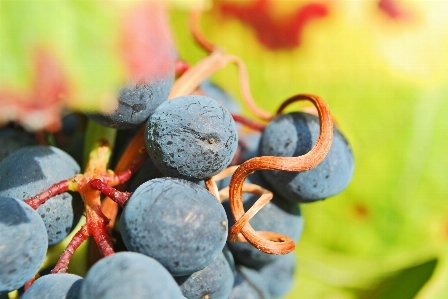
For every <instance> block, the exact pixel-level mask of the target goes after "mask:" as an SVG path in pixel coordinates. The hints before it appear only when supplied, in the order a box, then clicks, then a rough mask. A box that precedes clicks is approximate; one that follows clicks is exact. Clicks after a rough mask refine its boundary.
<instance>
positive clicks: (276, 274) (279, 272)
mask: <svg viewBox="0 0 448 299" xmlns="http://www.w3.org/2000/svg"><path fill="white" fill-rule="evenodd" d="M295 267H296V259H295V255H294V253H289V254H286V255H282V256H280V257H279V258H278V259H277V260H276V261H275V262H273V263H271V264H269V265H266V266H265V267H263V268H262V269H261V270H260V274H261V275H262V276H263V277H264V278H265V279H266V281H267V288H268V292H269V294H270V295H271V296H272V297H273V298H280V297H281V296H284V295H286V293H287V292H288V291H289V290H290V289H291V287H292V286H293V284H294V271H295Z"/></svg>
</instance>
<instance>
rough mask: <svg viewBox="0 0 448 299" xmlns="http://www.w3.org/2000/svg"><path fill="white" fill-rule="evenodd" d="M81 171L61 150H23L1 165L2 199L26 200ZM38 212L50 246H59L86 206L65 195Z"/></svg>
mask: <svg viewBox="0 0 448 299" xmlns="http://www.w3.org/2000/svg"><path fill="white" fill-rule="evenodd" d="M79 171H80V168H79V165H78V164H77V163H76V161H75V160H74V159H73V158H72V157H70V156H69V155H68V154H66V153H65V152H63V151H61V150H60V149H58V148H55V147H52V146H27V147H23V148H21V149H19V150H17V151H16V152H14V153H13V154H11V155H9V156H8V157H6V158H5V159H4V160H3V161H2V162H1V163H0V195H2V196H10V197H13V198H17V199H20V200H25V199H27V198H29V197H32V196H35V195H37V194H39V193H40V192H42V191H44V190H45V189H47V188H49V187H51V186H52V185H53V184H55V183H58V182H59V181H62V180H64V179H68V178H71V177H73V176H74V175H75V174H76V173H78V172H79ZM37 212H38V213H39V215H40V216H41V217H42V219H43V221H44V223H45V226H46V228H47V232H48V242H49V245H55V244H57V243H59V242H60V241H62V240H63V239H64V238H65V237H66V236H67V235H68V234H69V233H70V231H71V230H72V228H73V227H74V226H75V225H76V223H77V222H78V221H79V218H80V216H81V214H82V202H81V201H80V200H79V197H78V198H73V196H72V195H71V194H70V193H68V192H64V193H62V194H59V195H56V196H54V197H52V198H50V199H49V200H48V201H47V202H45V203H44V204H42V205H41V206H40V207H39V208H38V209H37Z"/></svg>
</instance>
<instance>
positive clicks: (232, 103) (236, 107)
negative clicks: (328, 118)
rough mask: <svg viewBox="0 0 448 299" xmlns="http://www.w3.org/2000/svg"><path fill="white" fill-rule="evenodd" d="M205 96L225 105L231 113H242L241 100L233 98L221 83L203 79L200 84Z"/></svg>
mask: <svg viewBox="0 0 448 299" xmlns="http://www.w3.org/2000/svg"><path fill="white" fill-rule="evenodd" d="M199 88H200V89H201V91H202V92H203V93H204V95H205V96H207V97H209V98H212V99H214V100H216V101H218V102H219V103H220V104H221V105H223V106H224V107H225V108H226V109H227V110H229V112H230V113H241V106H240V104H239V102H238V101H237V100H236V99H234V98H232V97H231V96H230V95H229V94H228V93H227V92H226V91H225V90H224V89H222V88H221V87H219V85H217V84H215V83H213V82H211V81H210V80H205V81H202V83H201V85H200V86H199Z"/></svg>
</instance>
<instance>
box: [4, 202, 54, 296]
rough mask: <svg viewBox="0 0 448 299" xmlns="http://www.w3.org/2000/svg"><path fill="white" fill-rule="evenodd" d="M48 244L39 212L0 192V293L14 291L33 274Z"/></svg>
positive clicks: (43, 256)
mask: <svg viewBox="0 0 448 299" xmlns="http://www.w3.org/2000/svg"><path fill="white" fill-rule="evenodd" d="M47 246H48V239H47V232H46V230H45V225H44V223H43V222H42V219H41V218H40V217H39V214H37V213H36V211H34V210H33V209H32V208H31V207H30V206H28V205H27V204H25V203H24V202H22V201H20V200H17V199H14V198H11V197H6V196H0V293H2V292H10V291H13V290H15V289H17V288H19V287H21V286H22V285H23V284H25V283H26V282H27V281H28V280H30V279H31V278H32V277H33V276H34V275H35V274H36V273H37V271H38V270H39V267H40V266H41V264H42V262H43V261H44V258H45V254H46V252H47Z"/></svg>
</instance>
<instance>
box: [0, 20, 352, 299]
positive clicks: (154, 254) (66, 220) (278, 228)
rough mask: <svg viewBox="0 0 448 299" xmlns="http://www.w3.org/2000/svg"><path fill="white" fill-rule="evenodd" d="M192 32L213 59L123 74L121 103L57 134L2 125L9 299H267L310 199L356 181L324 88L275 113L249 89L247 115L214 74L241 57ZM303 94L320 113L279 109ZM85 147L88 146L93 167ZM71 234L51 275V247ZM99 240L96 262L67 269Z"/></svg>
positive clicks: (2, 280) (4, 279) (70, 122)
mask: <svg viewBox="0 0 448 299" xmlns="http://www.w3.org/2000/svg"><path fill="white" fill-rule="evenodd" d="M193 35H195V37H196V40H197V41H198V42H199V44H200V45H201V46H203V48H204V49H205V50H206V51H207V52H208V54H209V55H208V56H207V57H206V58H204V59H203V60H202V61H200V62H199V63H198V64H196V65H193V66H190V67H188V69H182V70H180V69H178V68H176V65H178V64H177V63H176V61H175V60H174V58H173V61H171V62H170V63H171V67H170V70H171V71H169V72H163V73H161V74H160V76H158V77H151V78H144V79H142V80H139V81H138V82H139V83H135V82H131V83H126V84H124V85H123V87H122V88H121V89H120V90H119V92H118V93H117V100H118V101H117V106H116V107H115V110H114V111H103V112H97V111H96V112H95V111H83V112H81V113H79V112H78V113H76V114H75V115H76V116H75V117H73V118H64V119H63V123H64V126H63V129H62V130H61V131H60V132H58V133H52V134H50V133H48V136H50V137H53V138H52V139H51V140H53V141H52V142H51V144H49V143H50V142H47V140H50V138H48V139H46V138H43V139H42V138H37V137H39V136H40V137H42V136H41V134H42V132H39V133H36V134H35V136H34V137H36V138H33V136H32V135H33V134H31V133H24V132H23V130H21V129H19V128H18V127H17V126H16V125H13V124H11V125H8V126H7V127H5V128H1V129H0V138H2V140H4V141H3V143H4V144H5V147H6V146H8V148H6V149H5V150H4V151H3V152H2V157H0V158H1V159H2V160H1V161H0V298H3V297H5V296H7V295H6V294H7V293H9V297H11V298H17V296H18V295H17V294H21V298H24V299H33V298H72V299H89V298H95V299H96V298H110V299H115V298H127V297H130V296H132V298H158V299H159V298H162V299H163V298H170V299H176V298H180V299H182V298H188V299H193V298H194V299H196V298H197V299H207V298H208V299H211V298H214V299H221V298H222V299H228V298H230V299H245V298H254V299H256V298H260V299H271V298H280V297H281V296H283V295H285V294H286V293H287V292H288V290H289V289H290V288H291V286H292V285H293V282H294V272H295V269H296V260H295V256H294V253H293V250H294V248H295V244H296V243H297V242H298V241H299V239H300V236H301V233H302V230H303V226H304V219H303V216H302V214H301V211H300V205H301V204H305V203H310V202H314V201H317V200H322V199H325V198H327V197H331V196H334V195H336V194H338V193H340V192H342V191H343V190H344V189H345V188H346V187H347V185H348V184H349V182H350V180H351V177H352V175H353V171H354V159H353V153H352V150H351V148H350V145H349V143H348V141H347V139H346V137H345V136H344V135H343V133H342V132H341V131H340V129H339V128H336V127H333V121H332V117H331V116H330V113H329V109H328V106H327V105H326V103H325V102H324V101H323V100H322V99H320V98H319V97H317V96H314V95H308V94H300V95H297V96H294V97H292V98H290V99H288V100H286V101H285V102H284V103H283V104H282V105H281V106H280V108H279V109H278V111H277V112H276V113H275V114H272V113H270V112H267V111H264V110H262V109H261V108H259V107H258V106H257V105H256V104H255V102H254V100H253V99H252V98H251V95H250V93H249V92H247V89H245V88H244V87H243V88H242V89H243V96H242V98H243V101H244V103H246V104H247V105H248V106H249V108H250V109H251V110H252V111H253V112H254V114H255V115H256V116H257V117H258V118H259V120H258V121H255V120H251V119H248V118H246V117H244V116H242V114H241V108H240V106H239V103H238V101H236V100H235V99H234V98H233V97H231V96H229V94H228V93H226V92H225V90H224V89H222V88H220V87H219V86H218V85H216V84H214V83H212V82H211V81H210V79H209V75H210V74H212V73H213V72H215V71H218V70H219V68H221V67H222V66H223V62H225V63H224V65H225V64H227V63H236V64H237V66H238V67H239V71H240V72H241V74H245V71H244V64H243V63H242V61H241V60H239V58H237V57H235V56H232V55H228V54H226V53H224V52H223V51H222V50H220V49H218V48H215V47H212V46H210V44H209V43H206V42H205V41H204V40H203V38H200V33H199V32H198V31H197V29H193ZM176 59H178V58H176ZM217 62H220V63H217ZM204 70H207V71H204ZM241 80H242V86H247V78H246V77H245V76H244V75H242V76H241ZM301 100H308V101H311V102H312V103H313V104H314V106H315V107H316V111H317V116H316V115H312V114H308V113H305V112H292V113H283V111H284V109H285V108H286V107H287V106H288V105H291V104H293V103H294V102H296V101H301ZM86 122H87V123H88V125H87V126H85V125H84V124H85V123H86ZM86 127H87V129H85V128H86ZM70 128H71V129H70ZM92 128H95V129H92ZM85 130H87V132H85ZM111 132H112V134H111ZM117 132H118V133H117ZM38 134H40V135H39V136H38ZM20 136H24V137H20ZM25 136H26V138H25ZM75 136H76V138H75ZM86 136H89V137H88V138H87V137H86ZM111 136H112V137H111ZM114 136H116V137H117V138H116V140H117V141H120V142H115V146H114V145H113V144H114V142H113V141H114V138H115V137H114ZM79 138H81V141H80V139H79ZM61 140H62V141H63V142H62V141H61ZM17 141H19V142H17ZM79 144H84V146H85V147H86V148H88V149H90V150H89V151H88V156H87V157H84V158H85V160H86V161H87V163H86V165H85V166H83V167H81V166H80V165H79V163H82V162H81V159H80V158H79V157H80V156H81V155H82V151H83V149H82V147H79ZM68 149H70V150H68ZM110 168H113V170H112V169H110ZM83 215H84V217H83ZM80 218H83V219H85V220H84V222H85V223H83V222H80ZM75 228H76V231H73V230H74V229H75ZM72 231H73V237H72V238H71V239H70V240H68V243H67V245H66V248H65V250H64V251H63V252H62V254H61V255H60V257H59V259H58V260H57V262H55V264H53V265H52V267H51V271H50V272H49V273H48V272H45V271H44V270H43V269H42V268H43V265H44V260H45V258H46V253H47V250H48V249H49V246H54V245H57V244H59V243H60V242H62V241H63V240H64V239H65V238H66V237H67V235H68V234H69V233H71V232H72ZM89 237H91V238H92V239H93V242H92V244H93V245H94V246H91V247H90V248H89V251H90V257H91V259H90V261H89V263H90V267H89V269H88V271H87V273H85V274H84V275H83V276H78V275H74V274H70V273H68V271H69V268H68V267H69V263H70V260H71V259H72V256H73V254H74V252H75V251H76V250H77V249H78V248H79V246H80V245H81V244H82V243H83V242H84V241H86V240H87V239H88V238H89ZM50 248H51V247H50ZM98 253H99V256H100V257H97V256H98ZM17 290H19V291H17ZM1 296H3V297H1Z"/></svg>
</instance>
